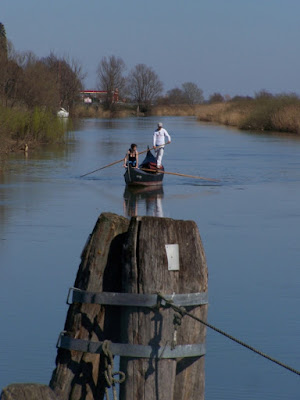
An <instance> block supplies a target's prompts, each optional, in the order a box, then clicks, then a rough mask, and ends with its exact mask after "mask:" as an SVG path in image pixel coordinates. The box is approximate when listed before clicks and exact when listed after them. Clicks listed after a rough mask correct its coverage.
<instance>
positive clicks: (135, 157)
mask: <svg viewBox="0 0 300 400" xmlns="http://www.w3.org/2000/svg"><path fill="white" fill-rule="evenodd" d="M136 148H137V145H136V144H135V143H132V145H131V146H130V149H129V150H128V151H127V154H126V156H125V158H124V164H123V167H125V168H126V167H127V165H131V166H132V167H134V168H138V166H139V153H138V151H137V149H136Z"/></svg>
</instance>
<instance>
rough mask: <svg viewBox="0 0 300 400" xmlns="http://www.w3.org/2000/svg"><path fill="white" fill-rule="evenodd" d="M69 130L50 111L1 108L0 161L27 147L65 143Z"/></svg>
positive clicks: (63, 122)
mask: <svg viewBox="0 0 300 400" xmlns="http://www.w3.org/2000/svg"><path fill="white" fill-rule="evenodd" d="M67 128H68V124H66V123H65V121H63V120H61V119H59V118H57V116H56V115H53V114H52V113H50V112H48V111H44V110H41V109H38V108H35V109H34V110H26V109H12V108H8V107H0V143H1V145H0V160H3V159H4V158H5V157H6V156H7V155H8V154H10V153H12V152H17V151H26V149H27V147H29V148H31V149H32V148H34V147H37V146H38V145H41V144H47V143H54V142H63V140H64V133H65V132H66V130H67Z"/></svg>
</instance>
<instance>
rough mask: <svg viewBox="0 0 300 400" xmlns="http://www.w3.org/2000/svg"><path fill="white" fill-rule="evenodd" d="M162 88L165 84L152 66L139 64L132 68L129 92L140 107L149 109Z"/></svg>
mask: <svg viewBox="0 0 300 400" xmlns="http://www.w3.org/2000/svg"><path fill="white" fill-rule="evenodd" d="M162 90H163V84H162V82H161V81H160V80H159V77H158V75H157V74H156V72H155V71H154V70H153V69H152V68H151V67H147V66H146V65H145V64H138V65H136V66H135V67H134V68H133V69H132V70H131V72H130V74H129V76H128V92H129V94H130V96H131V97H132V99H133V100H134V101H135V102H136V103H137V104H138V105H139V106H140V107H144V108H146V109H148V107H149V106H150V104H151V103H152V102H154V101H155V100H156V99H157V97H158V96H159V95H160V94H161V93H162Z"/></svg>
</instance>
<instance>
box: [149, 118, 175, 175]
mask: <svg viewBox="0 0 300 400" xmlns="http://www.w3.org/2000/svg"><path fill="white" fill-rule="evenodd" d="M165 138H167V143H171V136H170V135H169V134H168V132H167V131H166V129H164V128H163V124H162V123H161V122H159V123H158V124H157V129H156V131H155V132H154V134H153V148H154V150H155V153H156V164H157V168H161V162H162V158H163V155H164V148H165V146H164V145H165Z"/></svg>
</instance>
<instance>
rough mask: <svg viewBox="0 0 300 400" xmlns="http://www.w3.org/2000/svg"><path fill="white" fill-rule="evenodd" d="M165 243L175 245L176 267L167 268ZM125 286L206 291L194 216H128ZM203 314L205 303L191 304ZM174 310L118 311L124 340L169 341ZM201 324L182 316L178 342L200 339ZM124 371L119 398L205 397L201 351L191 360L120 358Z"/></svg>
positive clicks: (146, 290)
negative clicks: (177, 264) (190, 217)
mask: <svg viewBox="0 0 300 400" xmlns="http://www.w3.org/2000/svg"><path fill="white" fill-rule="evenodd" d="M166 244H178V245H179V262H180V270H179V271H169V270H168V260H167V254H166V250H165V245H166ZM122 274H123V284H122V285H123V291H124V292H128V293H149V294H150V293H157V292H161V293H163V294H172V293H176V294H178V293H195V292H201V291H207V266H206V260H205V254H204V250H203V246H202V242H201V238H200V235H199V231H198V228H197V226H196V224H195V222H193V221H179V220H172V219H167V218H155V217H136V218H132V219H131V223H130V226H129V229H128V234H127V238H126V239H125V244H124V255H123V267H122ZM190 311H192V312H193V313H195V315H197V316H199V317H202V318H204V319H205V318H206V312H207V306H206V305H204V306H199V307H194V308H193V309H191V310H190ZM173 319H174V312H173V311H172V310H171V309H170V308H169V309H161V308H160V309H159V310H156V311H155V310H153V311H149V310H148V309H140V308H139V309H138V308H134V307H128V308H126V309H125V310H124V311H123V313H122V331H121V335H122V341H123V342H124V343H127V342H128V343H132V344H143V345H153V346H161V347H163V346H164V345H170V344H171V342H172V340H173V334H174V324H173ZM204 340H205V327H204V326H199V324H198V323H195V321H193V320H191V319H189V318H188V317H184V318H183V319H182V324H181V326H180V327H179V328H178V335H177V344H193V343H203V342H204ZM120 369H121V370H122V371H124V372H125V373H126V376H127V379H126V383H125V384H123V385H122V386H121V390H120V399H121V400H167V399H168V400H170V399H171V400H183V399H189V400H193V399H195V400H196V399H197V400H199V399H203V398H204V357H200V358H195V359H193V360H190V359H185V360H162V359H160V360H153V359H152V360H147V359H128V358H121V363H120Z"/></svg>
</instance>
